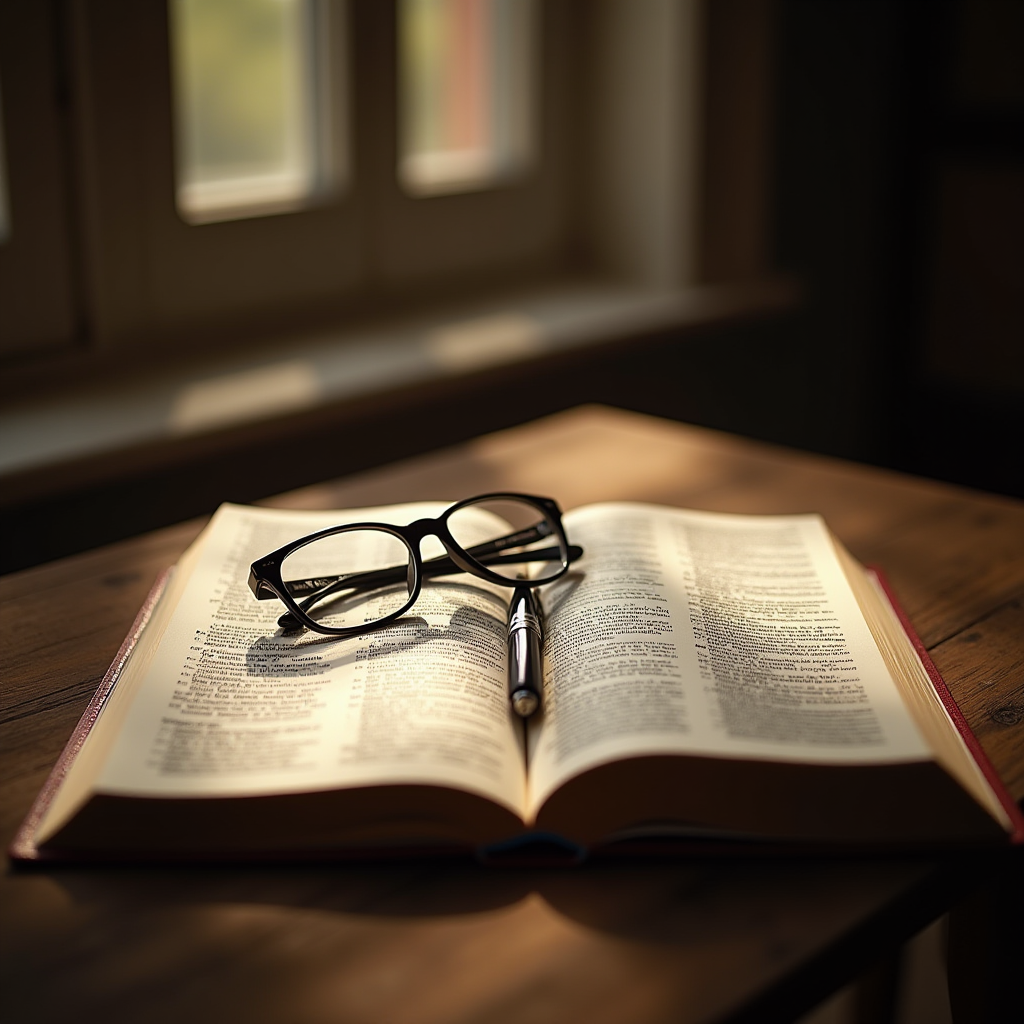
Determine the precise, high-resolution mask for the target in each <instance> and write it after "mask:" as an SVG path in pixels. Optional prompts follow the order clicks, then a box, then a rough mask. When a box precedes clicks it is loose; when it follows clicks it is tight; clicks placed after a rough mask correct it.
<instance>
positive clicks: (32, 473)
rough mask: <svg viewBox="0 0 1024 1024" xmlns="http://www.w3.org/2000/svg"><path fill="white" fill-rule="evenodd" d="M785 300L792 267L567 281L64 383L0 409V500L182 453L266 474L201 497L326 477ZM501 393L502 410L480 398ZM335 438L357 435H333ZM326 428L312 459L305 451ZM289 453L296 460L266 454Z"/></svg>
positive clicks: (26, 504)
mask: <svg viewBox="0 0 1024 1024" xmlns="http://www.w3.org/2000/svg"><path fill="white" fill-rule="evenodd" d="M795 301H796V289H795V287H794V285H793V284H792V282H789V281H785V280H778V279H775V280H766V281H760V282H756V283H753V284H750V285H742V286H740V285H737V286H707V287H700V288H691V289H685V290H678V291H652V290H649V289H639V288H628V287H622V286H617V287H609V286H607V285H598V284H581V285H564V286H561V287H558V288H551V289H549V290H546V291H544V292H539V291H538V292H534V293H531V294H527V295H520V296H518V297H517V298H516V299H514V300H508V301H501V302H489V303H484V302H478V303H474V304H473V305H471V306H470V305H466V306H464V307H462V308H459V309H449V310H447V311H446V312H444V313H436V312H435V313H434V314H433V315H431V316H422V317H419V318H416V319H412V318H407V319H404V320H402V321H401V322H394V323H387V324H385V323H380V324H375V325H373V326H372V327H363V328H360V329H353V330H351V331H345V330H339V331H337V332H334V333H329V334H327V333H323V334H320V335H317V336H310V337H304V338H296V339H293V340H292V339H289V340H286V341H284V342H280V343H278V344H276V345H274V346H273V347H272V348H260V349H252V350H248V351H247V352H246V353H244V355H243V354H240V353H237V352H236V353H234V354H233V355H231V356H221V357H220V358H217V359H213V358H211V359H210V360H208V361H206V362H204V363H200V361H199V360H198V359H192V360H191V361H190V362H189V363H188V364H187V365H183V366H181V367H179V368H177V369H166V368H165V369H162V370H160V371H159V372H157V371H151V372H150V373H149V374H148V375H147V374H140V375H139V376H136V377H134V378H131V379H126V380H123V381H117V382H115V383H109V384H104V385H96V384H93V385H85V386H80V387H78V388H66V389H64V390H62V392H61V393H60V394H58V395H53V394H49V395H47V396H45V397H38V398H36V399H28V400H23V401H20V402H17V403H12V404H9V405H8V406H7V408H5V409H3V410H2V411H0V494H2V498H0V512H2V513H3V514H4V516H5V518H7V519H11V515H12V513H13V514H14V518H15V520H17V519H21V518H24V517H25V516H26V515H29V514H31V511H32V509H33V508H38V507H41V506H44V505H52V504H53V503H55V502H59V501H62V500H63V499H64V498H66V496H68V495H71V494H76V493H78V494H81V493H85V492H90V493H98V489H99V490H102V489H103V488H105V487H106V488H108V489H109V488H110V487H116V486H118V484H119V482H121V481H125V480H131V479H133V478H139V477H140V476H143V475H146V476H148V477H150V478H154V477H155V476H157V475H159V474H164V475H166V476H167V477H168V479H170V477H173V475H174V474H175V473H178V474H182V473H187V471H188V469H189V467H197V469H196V472H197V473H205V474H206V477H207V479H206V480H205V481H204V485H205V486H206V489H207V490H209V488H210V486H211V482H210V479H209V477H210V476H211V474H214V475H219V474H220V473H221V472H222V469H223V470H224V471H227V470H231V471H234V472H235V473H236V475H237V474H239V473H241V472H242V468H241V467H242V463H244V462H245V461H246V459H248V466H249V470H248V472H249V473H250V475H251V474H252V473H255V474H256V475H257V476H260V475H261V474H262V472H263V470H264V468H266V469H267V470H268V472H267V475H266V476H265V477H263V478H262V479H260V480H258V481H252V482H251V484H250V486H249V487H248V490H246V489H245V488H240V485H238V484H237V483H235V484H233V483H231V482H230V479H229V478H230V473H228V475H227V476H226V477H225V478H224V485H223V486H224V489H223V492H219V493H218V495H217V496H216V497H215V498H213V499H212V501H213V504H216V502H217V501H219V500H221V499H225V500H228V499H230V500H253V499H254V498H257V497H261V496H266V495H268V494H271V493H275V492H276V491H280V490H284V489H287V488H290V487H293V486H299V485H300V484H301V483H308V482H312V479H313V476H312V475H311V474H317V473H318V474H319V477H318V478H326V477H328V476H334V475H340V474H342V473H346V472H352V471H355V470H358V469H362V468H366V467H367V466H368V465H373V464H375V463H379V462H381V461H387V460H389V459H393V458H399V457H403V456H405V455H411V454H415V453H416V452H417V451H420V450H425V448H426V447H436V446H437V445H440V444H445V443H451V442H452V441H454V440H459V439H460V437H459V436H457V434H458V431H457V430H455V428H452V427H451V426H450V422H451V421H453V420H456V419H459V418H460V417H462V416H463V409H465V410H466V416H465V422H464V423H463V435H462V436H471V435H473V434H476V433H480V432H482V431H486V430H493V429H498V428H500V427H502V426H507V425H510V424H511V423H513V422H520V421H522V420H523V419H526V418H530V417H531V416H532V415H539V414H541V413H542V412H545V411H554V409H556V408H561V407H564V406H566V405H569V404H575V403H576V402H578V401H585V400H587V399H588V398H589V397H590V396H588V395H587V394H585V393H582V394H576V393H575V392H574V390H573V388H572V386H571V384H572V381H573V379H574V378H575V377H576V375H577V374H579V373H580V372H581V371H583V370H584V369H585V367H586V366H587V365H589V363H590V362H591V360H593V359H594V358H596V357H598V356H599V355H601V354H607V353H614V352H616V351H618V349H619V348H620V347H621V346H623V345H630V344H635V343H638V342H640V341H642V340H643V339H645V338H659V337H662V338H663V337H666V336H671V337H678V336H680V335H682V334H685V333H688V332H695V331H703V330H705V329H707V328H710V327H714V326H717V325H722V324H726V323H731V322H736V321H742V320H745V319H750V318H761V317H765V316H770V315H773V314H777V313H780V312H783V311H785V310H788V309H791V308H792V307H793V305H794V303H795ZM563 382H564V384H565V386H564V387H563ZM533 390H540V391H543V392H545V393H547V394H548V395H549V396H550V397H549V399H548V400H547V401H548V404H549V405H550V408H547V407H545V408H540V407H535V406H536V403H533V404H531V402H530V401H529V400H528V398H529V395H530V393H531V392H532V391H533ZM560 392H563V393H562V394H561V395H560ZM480 395H483V396H485V397H484V398H483V399H482V400H478V401H477V404H476V406H475V408H476V413H475V414H474V412H473V409H474V398H477V397H478V396H480ZM520 395H521V396H523V398H524V401H523V402H522V403H521V405H520V404H519V403H518V398H519V396H520ZM510 396H514V398H513V397H510ZM480 401H483V406H481V405H480ZM498 405H500V406H502V411H501V412H500V413H499V412H494V413H493V415H487V414H486V413H482V412H481V408H483V409H489V410H494V409H495V407H496V406H498ZM403 417H404V418H403ZM417 417H419V418H417ZM445 417H447V419H448V421H449V426H448V427H447V428H445V427H444V426H443V425H441V420H442V419H444V418H445ZM382 422H383V423H394V422H401V423H402V424H403V428H402V429H403V431H408V428H407V426H406V425H407V424H409V423H413V424H416V426H415V432H416V433H415V436H412V437H408V438H407V440H406V441H405V442H404V444H403V442H402V440H401V439H395V437H394V435H395V434H397V433H401V431H398V432H396V431H393V430H392V431H391V434H392V439H391V440H386V439H385V441H383V442H382V439H381V436H380V434H381V431H380V429H378V428H379V426H380V424H381V423H382ZM453 431H454V432H453ZM343 432H347V433H344V434H343ZM341 436H346V437H352V438H354V441H355V443H354V444H349V445H342V444H339V442H338V438H339V437H341ZM325 438H326V439H327V440H326V442H324V444H323V446H322V450H321V452H320V454H321V456H322V458H321V459H319V460H317V459H315V458H311V456H310V454H309V452H310V448H313V449H317V448H318V440H317V439H321V440H322V439H325ZM243 455H244V458H242V457H241V456H243ZM277 456H281V458H277ZM293 456H294V458H293ZM240 458H241V461H239V459H240ZM303 460H305V465H304V466H299V463H302V462H303ZM291 461H294V462H295V463H296V468H295V470H294V471H293V472H288V471H285V469H286V467H282V466H281V465H280V463H282V462H284V463H288V462H291ZM183 479H188V477H187V476H185V477H183ZM199 491H202V488H201V487H200V488H197V492H196V500H197V501H199V502H200V507H199V508H196V509H191V508H190V507H185V506H182V507H181V508H180V509H179V510H178V512H179V513H180V514H178V515H177V518H183V517H184V516H185V515H188V514H195V513H196V512H197V511H201V510H202V509H203V508H205V507H206V506H205V505H204V504H202V503H201V501H202V499H201V497H200V494H199ZM243 491H244V492H245V493H243ZM110 500H132V499H131V498H130V496H129V497H125V496H119V495H111V496H110ZM110 500H108V502H107V505H108V507H109V503H110ZM169 514H170V513H169ZM169 521H173V520H169ZM10 525H15V524H14V523H11V524H10ZM154 525H155V524H154ZM143 528H150V527H149V526H148V525H147V526H145V527H143ZM104 539H112V538H104ZM96 542H97V543H98V542H100V541H99V540H97V541H96Z"/></svg>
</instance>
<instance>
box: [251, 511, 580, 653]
mask: <svg viewBox="0 0 1024 1024" xmlns="http://www.w3.org/2000/svg"><path fill="white" fill-rule="evenodd" d="M427 538H436V540H435V541H434V542H433V545H432V546H433V548H434V549H435V551H436V553H435V554H429V553H428V557H427V558H424V557H423V554H422V551H421V549H422V546H423V544H424V541H425V540H426V539H427ZM438 549H440V550H438ZM582 554H583V549H582V548H580V547H578V546H576V545H572V544H570V543H569V541H568V539H567V538H566V535H565V529H564V527H563V526H562V513H561V510H560V509H559V507H558V504H557V503H556V502H555V501H553V500H552V499H550V498H539V497H535V496H533V495H528V494H512V493H497V494H482V495H479V496H477V497H475V498H467V499H466V500H465V501H460V502H457V503H456V504H454V505H452V506H451V507H450V508H448V509H446V510H445V511H444V512H443V513H442V514H441V515H440V516H438V517H437V518H436V519H418V520H416V522H414V523H410V524H409V525H408V526H394V525H391V524H389V523H346V524H345V525H343V526H334V527H331V528H330V529H327V530H320V531H319V532H317V533H313V534H310V535H309V536H307V537H301V538H299V539H298V540H295V541H292V542H291V543H290V544H286V545H285V546H284V547H281V548H278V549H277V550H276V551H272V552H271V553H270V554H269V555H265V556H264V557H263V558H259V559H257V560H256V561H255V562H253V563H252V566H251V567H250V570H249V589H250V590H251V591H252V592H253V594H254V595H255V597H256V598H257V599H258V600H260V601H263V600H267V599H272V598H277V599H278V600H280V601H281V602H282V603H283V604H284V606H285V607H286V608H287V609H288V611H287V612H286V613H285V614H284V615H282V616H281V618H280V619H278V625H279V626H281V627H282V628H284V629H297V628H299V627H305V628H306V629H310V630H313V631H314V632H317V633H324V634H327V635H330V636H339V637H352V636H360V635H362V634H364V633H370V632H372V631H374V630H377V629H380V628H381V627H383V626H387V625H388V624H389V623H392V622H394V621H395V620H396V619H398V618H400V617H401V616H402V615H404V614H405V613H406V612H408V611H409V609H410V608H412V606H413V605H414V604H415V603H416V600H417V598H418V597H419V596H420V591H421V589H422V586H423V581H424V580H429V579H434V578H435V577H439V576H451V575H455V574H457V573H463V572H465V573H470V574H472V575H473V576H477V577H479V578H480V579H484V580H487V581H488V582H490V583H497V584H500V585H502V586H506V587H515V586H522V585H523V583H524V582H526V583H528V584H529V585H530V586H531V587H533V586H542V585H543V584H545V583H551V582H553V581H554V580H557V579H558V578H559V577H560V576H563V575H564V574H565V572H566V571H567V570H568V568H569V566H570V564H571V563H572V562H573V561H575V560H576V559H578V558H579V557H580V556H581V555H582Z"/></svg>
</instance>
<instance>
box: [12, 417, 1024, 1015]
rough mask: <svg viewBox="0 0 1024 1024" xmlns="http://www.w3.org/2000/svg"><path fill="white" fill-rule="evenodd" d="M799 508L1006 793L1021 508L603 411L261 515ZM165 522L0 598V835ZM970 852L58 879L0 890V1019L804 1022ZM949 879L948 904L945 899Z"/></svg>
mask: <svg viewBox="0 0 1024 1024" xmlns="http://www.w3.org/2000/svg"><path fill="white" fill-rule="evenodd" d="M499 489H513V490H523V491H528V492H534V493H539V494H551V495H552V496H555V497H557V498H558V499H559V501H560V502H561V503H562V505H563V507H565V508H571V507H573V506H575V505H579V504H583V503H586V502H591V501H597V500H602V499H613V498H629V499H638V500H644V501H652V502H662V503H665V504H671V505H680V506H686V507H690V508H702V509H715V510H721V511H737V512H803V511H810V510H816V511H820V512H822V513H824V515H825V516H826V518H827V519H828V521H829V523H830V525H831V526H832V528H833V530H834V531H835V532H836V533H837V534H838V535H839V537H840V538H841V539H842V540H843V541H845V542H846V544H847V545H848V546H849V547H850V549H851V550H852V551H853V553H854V555H856V556H857V557H858V558H859V559H860V560H861V561H863V562H867V563H874V564H878V565H880V566H882V567H884V569H885V570H886V572H887V573H888V575H889V577H890V579H891V581H892V583H893V585H894V587H895V590H896V592H897V594H898V595H899V597H900V599H901V601H902V602H903V604H904V605H905V607H906V609H907V611H908V613H909V615H910V617H911V619H912V621H913V622H914V624H915V626H916V627H917V630H918V631H919V633H920V635H921V637H922V639H923V640H924V642H925V644H926V646H927V647H928V648H929V650H930V651H931V653H932V656H933V658H934V660H935V661H936V663H937V665H938V666H939V668H940V670H941V671H942V672H943V673H944V675H945V677H946V680H947V682H948V683H949V686H950V689H951V690H952V691H953V694H954V696H955V697H956V698H957V700H958V701H959V703H960V706H961V707H962V709H963V710H964V712H965V714H966V716H967V718H968V719H969V721H970V723H971V725H972V726H973V728H974V729H975V731H976V732H977V734H978V737H979V739H980V740H981V743H982V744H983V746H984V747H985V749H986V751H987V752H988V754H989V756H990V757H991V759H992V760H993V762H994V763H995V765H996V767H997V769H998V770H999V772H1000V773H1001V774H1002V776H1003V778H1004V780H1005V781H1006V783H1007V784H1008V786H1009V787H1010V789H1011V791H1012V793H1013V795H1014V797H1015V798H1016V799H1018V800H1019V799H1021V798H1022V797H1024V685H1022V676H1024V672H1022V664H1024V608H1022V601H1021V599H1022V597H1024V506H1022V505H1021V504H1020V503H1017V502H1013V501H1010V500H1006V499H1001V498H997V497H992V496H988V495H983V494H978V493H972V492H968V491H964V490H958V489H955V488H952V487H947V486H944V485H941V484H937V483H931V482H927V481H922V480H916V479H910V478H908V477H904V476H899V475H896V474H892V473H888V472H883V471H880V470H876V469H869V468H865V467H861V466H856V465H851V464H845V463H841V462H837V461H833V460H829V459H824V458H818V457H814V456H809V455H805V454H799V453H796V452H792V451H787V450H782V449H778V448H772V447H769V446H765V445H760V444H755V443H752V442H749V441H745V440H740V439H737V438H734V437H729V436H726V435H722V434H718V433H714V432H710V431H705V430H700V429H696V428H693V427H686V426H681V425H678V424H670V423H667V422H663V421H658V420H653V419H649V418H646V417H642V416H637V415H633V414H628V413H623V412H618V411H614V410H609V409H602V408H596V407H592V408H583V409H578V410H573V411H570V412H567V413H564V414H561V415H558V416H555V417H551V418H549V419H546V420H541V421H538V422H536V423H532V424H528V425H526V426H523V427H520V428H517V429H514V430H509V431H505V432H503V433H500V434H495V435H492V436H488V437H483V438H480V439H478V440H476V441H473V442H471V443H469V444H465V445H461V446H459V447H457V448H453V449H450V450H446V451H441V452H438V453H435V454H432V455H430V456H427V457H421V458H417V459H414V460H411V461H409V462H407V463H402V464H397V465H393V466H388V467H384V468H383V469H380V470H376V471H373V472H370V473H365V474H362V475H360V476H357V477H352V478H349V479H346V480H341V481H336V482H331V483H325V484H322V485H318V486H316V487H311V488H307V489H304V490H302V491H298V492H294V493H292V494H289V495H286V496H284V497H282V498H279V499H276V500H275V501H274V502H273V503H274V504H280V505H288V506H292V507H328V508H329V507H335V508H341V507H347V506H356V505H361V504H380V503H387V502H393V501H407V500H413V499H418V498H457V497H461V496H463V495H468V494H472V493H477V492H481V491H486V490H499ZM201 526H202V523H201V522H190V523H185V524H182V525H180V526H176V527H173V528H170V529H165V530H158V531H156V532H154V533H151V534H148V535H146V536H143V537H138V538H136V539H133V540H129V541H125V542H123V543H120V544H116V545H113V546H111V547H107V548H103V549H100V550H96V551H93V552H89V553H87V554H84V555H80V556H77V557H74V558H68V559H65V560H63V561H60V562H56V563H52V564H49V565H45V566H41V567H39V568H36V569H31V570H28V571H26V572H22V573H18V574H14V575H12V576H9V577H7V578H5V579H3V580H2V582H0V602H2V613H3V641H2V643H3V687H2V705H3V711H2V714H3V720H2V725H0V728H2V733H0V777H2V779H3V785H4V788H3V796H2V799H0V837H2V838H3V840H4V842H5V844H6V843H7V842H9V841H10V838H11V836H12V835H13V833H14V830H15V829H16V827H17V825H18V824H19V822H20V820H21V819H22V817H23V816H24V815H25V813H26V812H27V810H28V808H29V805H30V803H31V801H32V799H33V797H34V796H35V794H36V792H37V791H38V789H39V788H40V786H41V785H42V783H43V781H44V779H45V777H46V774H47V772H48V771H49V769H50V768H51V766H52V765H53V763H54V761H55V760H56V758H57V755H58V754H59V752H60V750H61V748H62V746H63V744H64V742H65V741H66V740H67V738H68V736H69V734H70V733H71V731H72V729H73V727H74V725H75V722H76V721H77V719H78V716H79V715H80V714H81V712H82V711H83V709H84V708H85V705H86V703H87V701H88V699H89V697H90V696H91V694H92V692H93V690H94V688H95V687H96V685H97V684H98V682H99V680H100V678H101V676H102V675H103V672H104V670H105V669H106V667H107V663H108V661H109V660H110V658H111V657H112V655H113V654H114V652H115V651H116V650H117V647H118V644H119V642H120V640H121V637H122V635H123V634H124V632H125V630H126V629H127V627H128V625H129V624H130V622H131V620H132V617H133V615H134V613H135V611H136V608H137V606H138V605H139V603H140V602H141V601H142V599H143V597H144V596H145V594H146V592H147V590H148V588H149V586H150V584H151V582H152V581H153V579H154V577H155V576H156V574H157V573H158V571H159V570H161V569H162V568H164V567H165V566H166V565H168V564H170V563H171V562H173V561H174V560H175V558H176V557H177V556H178V554H179V553H180V552H181V551H182V550H183V548H184V547H185V546H186V545H187V544H188V543H189V541H190V540H191V539H192V538H193V537H194V536H195V535H196V533H197V532H198V531H199V529H200V528H201ZM998 870H1000V866H999V865H997V864H994V863H993V864H985V863H982V864H981V865H979V864H978V863H977V862H970V863H964V862H957V863H951V862H949V861H939V860H936V861H934V862H924V861H906V860H903V861H896V862H890V861H885V860H879V861H870V862H868V861H865V862H844V863H834V862H833V863H816V862H813V861H803V862H785V863H770V862H759V863H744V864H729V863H699V862H691V863H670V864H648V865H615V866H613V865H591V866H589V867H584V868H582V869H571V870H550V871H533V870H506V869H482V868H469V867H466V866H458V865H449V866H437V865H433V866H432V865H424V864H407V865H401V866H360V867H353V866H346V867H338V868H330V867H317V868H302V869H296V868H289V869H283V868H282V869H254V868H245V869H233V868H223V869H191V868H188V869H185V868H182V869H179V870H169V869H133V870H124V869H116V870H115V869H95V868H90V869H61V870H51V871H12V870H10V869H9V870H8V872H7V874H6V876H5V877H4V878H3V879H2V880H0V906H2V912H3V932H2V935H3V942H4V949H3V971H4V978H3V979H2V989H0V1014H2V1016H3V1019H4V1020H5V1021H6V1022H7V1024H23V1022H29V1021H46V1022H50V1021H52V1022H63V1021H79V1022H83V1021H93V1020H95V1021H101V1020H102V1021H107V1022H116V1021H143V1020H144V1021H147V1022H150V1024H158V1022H163V1021H168V1022H172V1021H173V1022H175V1024H178V1022H181V1021H188V1022H189V1024H199V1022H203V1021H217V1022H228V1021H231V1022H233V1021H247V1022H250V1024H256V1022H261V1021H268V1022H269V1021H282V1022H289V1024H292V1022H294V1024H302V1022H310V1024H312V1022H321V1021H323V1022H327V1021H331V1022H335V1021H353V1022H364V1021H365V1022H378V1021H389V1022H396V1024H400V1022H406V1021H408V1022H438V1024H442V1022H443V1024H455V1022H460V1024H461V1022H470V1021H479V1022H488V1024H497V1022H504V1021H508V1022H512V1021H530V1022H547V1021H551V1022H555V1021H584V1020H586V1021H589V1022H593V1024H598V1022H602V1021H609V1022H622V1021H628V1022H654V1021H676V1022H685V1021H722V1020H774V1019H785V1018H787V1017H792V1016H795V1015H797V1014H799V1013H800V1012H802V1011H803V1010H804V1009H807V1008H809V1007H811V1006H813V1005H814V1004H815V1003H816V1002H817V1000H818V999H820V998H821V997H822V996H823V995H825V994H827V993H828V992H829V991H831V990H832V989H834V988H835V987H837V986H838V985H840V984H842V983H844V982H845V981H847V980H849V979H851V978H853V977H855V976H856V974H857V973H858V972H859V971H860V970H862V969H863V968H864V967H865V966H867V965H869V964H870V963H871V962H872V960H873V959H874V958H876V957H878V956H880V955H883V954H885V953H886V952H888V951H890V950H892V949H894V948H896V946H897V945H898V944H899V943H900V942H902V941H903V940H905V939H906V938H907V937H908V936H909V935H911V934H913V932H914V931H915V930H917V929H918V928H919V927H921V926H922V925H924V924H925V923H927V922H928V921H929V920H931V919H932V918H933V917H934V916H936V915H938V914H940V913H942V912H943V911H944V910H945V909H947V907H948V905H949V903H950V902H951V900H952V899H953V898H954V896H955V895H956V894H957V892H958V891H959V888H965V889H966V888H969V887H970V886H971V885H973V884H975V883H976V881H977V876H978V874H979V873H980V874H988V873H989V872H990V871H998ZM951 886H952V888H950V887H951Z"/></svg>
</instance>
